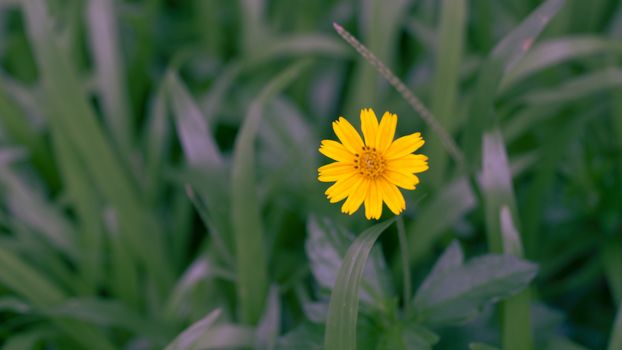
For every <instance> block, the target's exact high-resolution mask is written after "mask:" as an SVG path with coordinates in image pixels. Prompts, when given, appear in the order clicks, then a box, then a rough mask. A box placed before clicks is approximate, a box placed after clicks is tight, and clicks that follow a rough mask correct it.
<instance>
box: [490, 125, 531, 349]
mask: <svg viewBox="0 0 622 350" xmlns="http://www.w3.org/2000/svg"><path fill="white" fill-rule="evenodd" d="M482 153H483V156H482V157H483V169H482V176H481V187H482V192H483V195H484V199H485V211H486V232H487V237H488V246H489V249H490V251H492V252H495V253H505V254H511V255H514V256H517V257H522V256H523V247H522V241H521V238H520V235H519V231H518V228H517V224H518V221H517V220H518V219H517V218H518V215H517V213H516V199H515V197H514V189H513V186H512V173H511V170H510V164H509V161H508V156H507V154H506V150H505V143H504V142H503V137H502V135H501V132H500V131H499V130H498V129H493V130H492V131H491V132H487V133H484V141H483V150H482ZM530 299H531V298H530V291H529V289H526V290H524V291H522V292H521V293H519V294H518V295H516V296H514V297H512V298H510V299H508V300H506V301H505V302H504V303H503V304H502V314H503V321H502V345H503V349H506V350H512V349H514V350H522V349H531V348H533V334H532V326H531V300H530Z"/></svg>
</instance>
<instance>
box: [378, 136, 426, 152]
mask: <svg viewBox="0 0 622 350" xmlns="http://www.w3.org/2000/svg"><path fill="white" fill-rule="evenodd" d="M424 143H425V141H424V140H423V139H422V138H421V133H419V132H416V133H414V134H410V135H406V136H402V137H400V138H399V139H397V140H395V141H394V142H393V143H392V144H391V146H390V147H389V149H387V151H386V152H385V153H384V156H385V157H386V158H387V159H397V158H401V157H403V156H405V155H407V154H410V153H413V152H414V151H416V150H417V149H419V147H421V146H423V144H424Z"/></svg>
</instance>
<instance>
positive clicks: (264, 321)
mask: <svg viewBox="0 0 622 350" xmlns="http://www.w3.org/2000/svg"><path fill="white" fill-rule="evenodd" d="M280 325H281V303H280V301H279V289H278V288H277V287H276V286H273V287H272V288H270V292H269V293H268V301H267V302H266V310H265V311H264V313H263V316H262V317H261V320H259V324H258V325H257V328H256V330H255V338H256V339H257V341H256V345H255V347H256V348H259V349H267V350H271V349H274V347H275V345H276V339H277V337H278V335H279V333H280V332H279V328H280Z"/></svg>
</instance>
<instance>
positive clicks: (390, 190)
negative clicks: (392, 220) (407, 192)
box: [378, 178, 406, 215]
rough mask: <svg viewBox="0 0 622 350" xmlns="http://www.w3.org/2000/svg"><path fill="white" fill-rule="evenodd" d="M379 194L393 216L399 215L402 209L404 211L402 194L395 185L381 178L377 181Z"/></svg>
mask: <svg viewBox="0 0 622 350" xmlns="http://www.w3.org/2000/svg"><path fill="white" fill-rule="evenodd" d="M378 184H379V186H380V187H379V188H380V192H381V193H382V199H383V200H384V202H385V203H387V207H389V209H390V210H391V211H392V212H393V214H395V215H399V214H400V213H401V212H402V211H403V210H404V209H406V201H405V200H404V196H403V195H402V192H400V190H398V189H397V187H395V185H393V184H391V183H389V182H388V181H387V180H386V179H384V178H381V179H380V180H379V181H378Z"/></svg>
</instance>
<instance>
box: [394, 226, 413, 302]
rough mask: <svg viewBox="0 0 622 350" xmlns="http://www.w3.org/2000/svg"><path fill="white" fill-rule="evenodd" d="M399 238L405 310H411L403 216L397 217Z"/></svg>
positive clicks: (408, 261) (408, 260) (408, 258)
mask: <svg viewBox="0 0 622 350" xmlns="http://www.w3.org/2000/svg"><path fill="white" fill-rule="evenodd" d="M397 239H398V240H399V244H400V253H401V255H402V275H403V283H404V288H403V292H404V311H405V313H408V312H409V311H410V297H411V294H412V292H411V290H410V288H411V281H410V256H409V254H408V242H407V241H406V229H405V228H404V220H403V219H402V216H398V217H397Z"/></svg>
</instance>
